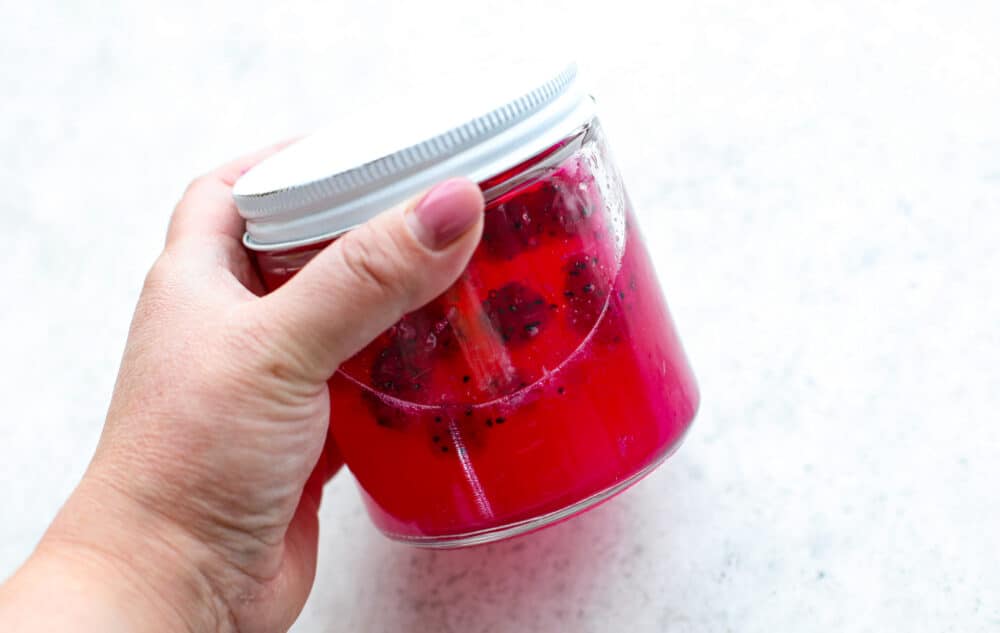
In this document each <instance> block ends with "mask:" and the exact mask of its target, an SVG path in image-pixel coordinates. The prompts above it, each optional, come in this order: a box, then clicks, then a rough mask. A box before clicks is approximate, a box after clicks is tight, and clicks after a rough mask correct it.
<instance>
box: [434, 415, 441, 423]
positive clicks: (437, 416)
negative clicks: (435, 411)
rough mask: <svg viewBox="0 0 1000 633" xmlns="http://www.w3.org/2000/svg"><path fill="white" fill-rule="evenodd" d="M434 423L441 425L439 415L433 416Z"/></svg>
mask: <svg viewBox="0 0 1000 633" xmlns="http://www.w3.org/2000/svg"><path fill="white" fill-rule="evenodd" d="M434 421H435V422H437V423H439V424H440V423H441V416H440V415H436V416H434Z"/></svg>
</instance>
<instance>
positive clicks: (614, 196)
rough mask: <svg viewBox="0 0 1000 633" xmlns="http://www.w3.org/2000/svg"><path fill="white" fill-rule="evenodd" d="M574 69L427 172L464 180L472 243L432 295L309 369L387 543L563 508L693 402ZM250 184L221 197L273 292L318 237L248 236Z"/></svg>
mask: <svg viewBox="0 0 1000 633" xmlns="http://www.w3.org/2000/svg"><path fill="white" fill-rule="evenodd" d="M575 84H576V79H575V69H574V68H573V67H570V68H569V69H567V70H564V71H563V72H562V73H560V74H559V75H557V76H556V78H555V79H552V80H550V81H549V82H547V83H546V84H543V86H542V88H537V89H535V91H534V92H530V91H529V92H528V93H524V96H527V97H529V99H527V100H528V101H532V100H534V101H541V104H540V105H536V106H534V110H532V111H531V112H528V113H520V114H519V113H516V112H515V113H514V116H513V119H514V121H513V123H511V124H510V125H509V126H508V127H505V128H502V130H501V132H496V133H494V134H493V135H492V136H489V137H488V139H494V140H495V139H496V136H497V135H500V136H502V134H503V133H504V132H505V131H508V130H510V129H511V128H516V127H517V126H518V125H523V124H524V123H526V122H529V123H530V120H531V118H532V117H537V116H539V113H540V112H542V113H544V111H545V109H546V108H550V109H551V108H554V107H556V105H554V104H559V102H560V100H562V101H563V102H564V103H562V104H561V105H559V106H558V107H562V108H563V116H550V117H549V120H547V121H542V122H538V121H535V122H534V123H533V125H534V128H533V133H532V134H529V135H528V136H530V137H532V138H531V140H530V141H528V142H524V141H523V140H521V141H516V142H514V143H513V145H514V146H516V147H513V149H512V146H511V145H508V146H507V147H506V149H504V150H502V151H500V152H498V153H497V154H496V156H498V157H499V160H494V159H493V158H492V157H491V158H490V160H487V161H482V160H480V163H482V164H483V166H482V167H475V166H472V167H470V165H469V164H464V165H462V164H459V165H457V166H454V167H453V168H451V169H449V170H448V171H449V173H444V174H442V173H435V174H434V176H433V177H434V178H435V179H440V178H441V177H444V176H451V175H472V176H473V177H475V179H476V180H477V181H478V182H479V183H480V187H481V189H482V191H483V194H484V196H485V198H486V203H487V204H486V212H485V226H484V231H483V237H482V241H481V242H480V244H479V246H478V248H477V249H476V251H475V254H474V255H473V257H472V260H471V262H470V263H469V265H468V268H467V269H466V270H465V272H464V273H463V274H462V276H461V277H460V278H459V280H458V281H457V282H456V283H455V284H454V285H453V286H452V287H451V288H450V289H448V291H446V292H445V293H444V294H443V295H441V296H440V297H438V298H437V299H435V300H434V301H432V302H431V303H430V304H428V305H426V306H424V307H423V308H421V309H419V310H417V311H415V312H413V313H411V314H408V315H406V316H405V317H403V319H402V320H400V321H399V322H398V323H396V324H395V325H394V326H393V327H392V328H390V329H389V330H388V331H386V332H384V333H383V334H381V335H380V336H379V337H378V338H377V339H376V340H375V341H373V342H372V343H371V344H370V345H369V346H368V347H366V348H365V349H364V350H362V351H361V352H360V353H359V354H358V355H356V356H355V357H353V358H351V359H350V360H348V361H347V362H345V363H344V364H343V365H342V366H341V367H340V369H339V371H338V372H337V373H336V374H334V376H333V377H332V378H331V379H330V381H329V387H330V398H331V410H332V411H334V412H335V414H334V415H333V416H331V421H330V434H331V438H332V440H333V441H335V442H336V444H337V446H338V448H339V449H340V452H341V454H342V455H343V457H344V461H345V463H346V465H347V466H348V468H349V469H350V470H351V472H352V473H353V475H354V477H355V478H356V479H357V481H358V483H359V484H360V487H361V490H362V493H363V497H364V500H365V502H366V504H367V507H368V509H369V513H370V515H371V517H372V519H373V520H374V522H375V524H376V525H377V526H378V527H379V529H380V530H381V531H382V532H384V533H385V534H386V535H388V536H389V537H391V538H393V539H396V540H400V541H406V542H410V543H414V544H418V545H423V546H430V547H454V546H462V545H469V544H475V543H482V542H488V541H492V540H496V539H500V538H504V537H507V536H513V535H516V534H520V533H523V532H527V531H530V530H533V529H536V528H539V527H542V526H545V525H548V524H551V523H554V522H556V521H559V520H561V519H563V518H566V517H569V516H571V515H573V514H575V513H577V512H581V511H583V510H585V509H587V508H589V507H592V506H594V505H595V504H597V503H599V502H601V501H603V500H605V499H607V498H608V497H610V496H612V495H614V494H616V493H618V492H620V491H622V490H624V489H625V488H627V487H628V486H629V485H631V484H633V483H635V482H636V481H637V480H638V479H640V478H641V477H642V476H644V475H645V474H647V473H649V472H650V471H651V470H653V469H654V468H655V467H656V466H657V465H658V464H660V463H661V462H662V461H663V460H664V459H665V458H666V457H667V456H669V455H670V453H671V452H672V451H673V450H674V449H675V448H676V447H677V446H678V444H679V442H680V441H681V438H682V437H683V435H684V432H685V431H686V429H687V428H688V426H689V424H690V423H691V421H692V419H693V417H694V415H695V411H696V409H697V406H698V391H697V387H696V385H695V381H694V378H693V376H692V373H691V370H690V368H689V366H688V363H687V361H686V359H685V356H684V352H683V351H682V349H681V345H680V342H679V341H678V338H677V334H676V332H675V329H674V326H673V324H672V323H671V319H670V315H669V314H668V312H667V307H666V304H665V303H664V299H663V296H662V293H661V291H660V287H659V284H658V282H657V278H656V274H655V272H654V270H653V266H652V263H651V262H650V259H649V256H648V254H647V251H646V248H645V246H644V244H643V239H642V236H641V234H640V232H639V228H638V226H637V224H636V222H635V218H634V216H633V213H632V210H631V208H630V204H629V201H628V198H627V196H626V194H625V192H624V190H623V188H622V184H621V180H620V178H619V176H618V173H617V171H616V169H615V167H614V164H613V163H612V162H611V159H610V157H609V155H608V149H607V145H606V143H605V140H604V136H603V134H602V131H601V127H600V124H599V123H598V121H597V119H596V118H595V116H594V114H593V108H592V101H591V100H590V99H589V98H587V97H582V96H580V95H579V93H578V89H577V88H576V86H575ZM539 92H542V93H544V94H542V95H541V96H539ZM524 96H522V100H524ZM511 103H517V102H511ZM567 104H568V105H567ZM509 106H510V103H508V104H506V105H505V107H508V108H509ZM550 115H551V113H550ZM486 116H489V115H486ZM481 142H483V141H481ZM462 151H468V150H462ZM462 151H450V152H445V154H446V160H447V159H448V158H454V157H456V156H458V157H459V158H461V155H462ZM473 151H475V145H473ZM459 162H462V161H459ZM485 163H489V166H486V165H485ZM368 164H369V165H370V164H371V163H368ZM437 164H440V163H439V162H438V163H437ZM286 167H287V166H286ZM259 169H262V170H268V169H270V168H269V167H268V166H267V161H265V163H263V164H262V166H261V167H260V168H259ZM286 171H287V170H286ZM402 171H404V172H407V173H410V177H412V168H410V169H409V170H402ZM253 172H254V170H251V172H250V174H253ZM405 178H406V176H405V175H404V176H400V177H397V178H395V179H394V180H393V181H392V183H389V184H388V186H390V187H392V186H397V185H398V184H399V182H400V180H401V179H405ZM241 182H242V181H241ZM251 184H253V183H251ZM307 184H308V183H307ZM298 186H302V185H298ZM270 187H271V189H273V184H272V185H270ZM267 188H268V187H263V189H267ZM403 188H405V187H403ZM257 189H261V187H259V186H258V187H257ZM257 189H254V188H253V187H250V186H246V185H244V186H241V185H240V184H238V185H237V187H236V189H235V194H236V199H237V203H238V204H239V206H240V208H241V210H242V211H243V212H244V216H245V217H247V219H248V233H247V238H246V243H247V246H248V247H249V248H250V249H251V250H253V251H254V253H255V254H256V257H257V261H258V264H259V267H260V271H261V273H262V276H263V279H264V282H265V285H266V287H267V288H268V289H274V288H277V287H278V286H280V285H281V284H282V283H284V282H285V281H287V280H288V279H289V278H290V277H292V276H293V275H294V274H295V272H296V271H297V270H299V269H300V268H301V267H302V266H304V265H306V263H307V262H308V261H309V259H310V258H311V257H312V256H314V255H315V254H316V253H317V252H319V251H320V250H321V249H322V248H324V246H326V245H327V244H328V243H330V241H332V240H333V239H336V235H332V236H331V235H329V234H323V235H318V236H308V235H305V234H304V233H305V232H309V231H311V232H314V233H316V232H319V231H317V227H318V226H319V225H318V224H317V225H313V226H312V227H310V228H309V229H308V231H303V232H302V237H299V238H298V239H294V238H293V239H289V237H290V236H288V235H285V236H282V237H281V238H279V239H278V240H272V241H271V242H269V243H263V242H261V241H259V240H258V239H257V237H258V234H260V233H265V234H266V233H267V231H266V230H265V231H257V232H256V233H255V231H254V228H259V227H255V225H254V222H255V221H256V222H257V223H258V224H260V223H263V224H267V223H268V222H272V221H273V218H274V216H275V214H273V213H266V212H265V213H261V212H260V211H259V205H260V197H261V195H262V194H261V193H260V192H259V191H257ZM378 189H379V190H384V187H381V188H378ZM285 190H286V191H287V190H288V188H287V187H285ZM367 190H368V191H371V190H372V187H370V186H369V187H368V188H367ZM417 190H419V189H417ZM266 193H267V192H265V194H266ZM410 193H412V192H411V191H405V192H404V191H400V192H397V195H396V197H397V198H399V199H403V198H405V197H406V195H408V194H410ZM265 197H266V196H265ZM303 197H304V198H308V196H303ZM345 197H346V198H347V199H348V201H349V202H350V201H355V200H356V199H357V195H355V196H353V197H352V196H351V195H347V196H345ZM381 202H384V201H381ZM334 203H336V201H334ZM330 204H333V203H329V202H328V203H324V204H321V205H316V204H314V203H313V208H314V209H315V208H318V207H325V206H329V205H330ZM340 204H343V203H342V202H341V203H340ZM254 205H258V206H254ZM288 206H289V205H287V204H286V205H285V208H286V209H287V208H288ZM292 206H294V205H292ZM383 206H385V205H382V204H380V206H379V208H382V207H383ZM331 208H333V207H331ZM285 213H286V214H287V211H285ZM279 215H280V214H279ZM290 215H291V216H293V217H295V220H293V221H301V218H303V217H307V218H308V217H315V215H316V212H315V211H314V212H311V213H305V214H302V213H299V214H295V213H292V214H290ZM334 215H335V214H334ZM358 219H359V218H357V217H353V218H351V219H350V220H347V221H343V220H342V221H341V224H345V223H347V222H351V223H354V224H355V225H356V223H357V220H358ZM281 221H282V222H285V223H286V224H287V222H288V220H287V217H286V219H284V220H281ZM279 223H280V222H279ZM334 224H335V223H334ZM326 226H328V227H329V226H332V224H330V223H327V224H326ZM264 228H265V229H272V230H273V229H275V226H273V225H272V226H269V227H264ZM344 228H347V227H343V228H338V229H336V230H337V232H342V231H343V230H344ZM286 229H287V227H282V226H278V227H277V230H278V231H281V230H286Z"/></svg>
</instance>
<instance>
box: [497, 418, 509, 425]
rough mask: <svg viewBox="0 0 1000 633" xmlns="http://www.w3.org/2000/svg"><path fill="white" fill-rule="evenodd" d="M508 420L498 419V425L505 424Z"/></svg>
mask: <svg viewBox="0 0 1000 633" xmlns="http://www.w3.org/2000/svg"><path fill="white" fill-rule="evenodd" d="M506 421H507V420H506V419H505V418H497V424H503V423H504V422H506Z"/></svg>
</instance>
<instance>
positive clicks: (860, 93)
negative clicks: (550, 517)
mask: <svg viewBox="0 0 1000 633" xmlns="http://www.w3.org/2000/svg"><path fill="white" fill-rule="evenodd" d="M206 4H209V3H185V2H171V3H163V4H160V5H155V4H153V3H140V2H112V1H107V2H99V3H98V2H66V3H62V4H60V5H55V4H53V3H29V2H13V1H12V0H0V7H2V11H0V94H2V98H0V192H2V197H0V234H2V236H3V248H2V249H0V283H2V284H3V289H4V292H3V295H2V298H0V333H2V357H0V358H2V360H0V395H2V402H3V409H4V414H3V416H2V422H0V433H2V435H0V438H2V440H0V516H2V520H0V576H3V575H6V574H8V573H10V572H11V571H13V570H14V569H15V568H16V566H17V565H18V564H19V563H20V562H21V561H22V560H23V559H24V558H25V557H26V556H27V555H28V553H29V552H30V550H31V548H32V547H33V545H34V544H35V542H36V541H37V539H38V538H39V536H40V535H41V533H42V531H43V529H44V528H45V526H46V524H47V522H48V521H49V520H50V519H51V517H52V516H53V514H54V513H55V512H56V510H57V508H58V507H59V505H60V503H61V502H62V500H63V499H64V498H65V497H66V495H67V494H68V493H69V492H70V491H71V489H72V488H73V486H74V483H75V482H76V481H77V479H78V477H79V476H80V474H81V473H82V471H83V469H84V467H85V465H86V463H87V460H88V457H89V455H90V453H91V451H92V449H93V447H94V445H95V443H96V440H97V437H98V433H99V430H100V426H101V422H102V417H103V414H104V410H105V407H106V405H107V402H108V399H109V395H110V391H111V387H112V384H113V380H114V376H115V372H116V369H117V363H118V358H119V355H120V353H121V349H122V346H123V343H124V337H125V333H126V328H127V325H128V321H129V318H130V314H131V310H132V306H133V304H134V302H135V299H136V296H137V293H138V290H139V288H140V285H141V281H142V278H143V275H144V273H145V269H146V268H147V266H148V265H149V264H150V263H151V261H152V260H153V258H154V257H155V255H156V252H157V250H158V248H159V247H160V245H161V240H162V234H163V231H164V228H165V225H166V221H167V217H168V214H169V212H170V209H171V207H172V206H173V203H174V202H175V200H176V199H177V197H178V195H179V194H180V192H181V191H182V189H183V187H184V185H185V184H186V182H187V181H188V180H189V179H190V178H191V177H192V176H194V175H196V174H197V173H199V172H201V171H204V170H207V169H209V168H210V167H212V166H214V165H215V164H216V163H219V162H223V161H225V160H227V159H229V158H230V157H232V156H234V155H236V154H240V153H242V152H244V151H247V150H250V149H253V148H255V147H257V146H260V145H263V144H265V143H267V142H270V141H272V140H274V139H277V138H282V137H285V136H288V135H290V134H294V133H297V132H301V131H308V130H309V129H312V128H314V127H316V126H317V125H319V124H321V123H322V122H324V121H326V120H328V119H330V118H332V117H336V116H338V115H339V114H341V113H343V112H346V111H349V110H351V109H355V108H356V107H357V105H358V104H359V103H364V102H365V101H366V100H368V99H370V98H372V97H373V95H376V94H379V93H380V92H379V91H380V85H382V84H394V83H399V84H412V83H414V82H419V77H420V76H421V73H426V72H428V71H433V70H434V69H437V68H441V67H442V65H448V66H451V67H459V68H466V69H469V71H470V72H489V70H488V69H489V68H490V67H491V65H496V64H503V63H505V60H507V59H509V58H511V57H518V56H525V55H531V54H535V51H534V49H535V48H536V47H539V46H540V47H541V48H542V49H548V50H550V51H551V50H554V51H562V52H565V53H568V54H575V56H576V57H577V58H578V59H579V60H580V61H581V62H582V64H583V67H584V70H585V71H586V72H587V73H588V83H589V85H590V87H591V89H592V92H594V93H595V94H596V95H597V96H598V98H599V102H600V103H599V105H600V108H601V112H602V118H603V120H604V122H605V127H606V128H607V131H608V134H609V137H610V140H611V143H612V146H613V149H614V151H615V154H616V156H617V160H618V163H619V165H620V167H621V169H622V171H623V173H624V175H625V177H626V182H627V185H628V187H629V190H630V192H631V195H632V197H633V199H634V201H635V203H636V206H637V208H638V211H639V213H640V219H641V221H642V224H643V226H644V228H645V231H646V234H647V236H648V242H649V246H650V248H651V250H652V251H654V253H655V257H656V260H657V266H658V269H659V272H660V275H661V278H662V282H663V285H664V287H665V289H666V292H667V295H668V297H669V299H670V301H671V305H672V308H673V311H674V313H675V316H676V319H677V322H678V325H679V327H680V329H681V333H682V335H683V338H684V340H685V342H686V345H687V349H688V352H689V354H690V357H691V359H692V361H693V363H694V366H695V369H696V372H697V374H698V376H699V378H700V382H701V386H702V390H703V398H704V403H703V406H702V409H701V413H700V415H699V418H698V420H697V422H696V425H695V427H694V429H693V431H692V433H691V434H690V436H689V438H688V440H687V442H686V444H685V445H684V447H683V448H682V449H681V451H680V452H679V453H678V454H677V455H676V456H675V457H673V458H672V459H671V460H670V461H669V462H668V463H667V464H666V465H665V466H664V467H663V468H661V469H660V470H658V471H657V472H656V473H655V474H654V475H653V476H651V477H649V478H648V479H647V480H645V481H643V482H642V483H641V484H640V485H639V486H637V487H636V488H634V489H633V490H631V491H630V492H628V493H627V494H625V495H624V496H622V497H620V498H619V499H617V500H615V501H614V502H612V503H609V504H606V505H605V506H603V507H601V508H599V509H597V510H596V511H594V512H592V513H590V514H588V515H586V516H584V517H581V518H579V519H576V520H573V521H570V522H569V523H566V524H563V525H561V526H559V527H556V528H554V529H551V530H547V531H544V532H542V533H539V534H537V535H535V536H531V537H528V538H524V539H519V540H515V541H512V542H507V543H502V544H497V545H493V546H488V547H484V548H478V549H472V550H467V551H459V552H451V553H433V552H426V551H419V550H415V549H410V548H407V547H404V546H399V545H394V544H391V543H389V542H387V541H386V540H384V539H383V538H381V537H380V536H379V535H377V534H376V532H375V531H374V529H373V528H372V527H371V526H370V524H369V522H368V520H367V518H366V516H365V515H364V513H363V509H362V507H361V505H360V502H359V500H358V497H357V495H356V492H355V490H354V487H353V482H352V481H351V480H350V477H349V476H346V475H345V476H342V477H339V478H338V479H337V480H336V481H335V482H334V483H333V484H332V486H331V490H330V491H329V494H328V496H327V497H326V498H325V503H324V506H323V510H322V545H321V552H320V566H319V571H318V578H317V581H316V588H315V591H314V593H313V596H312V598H311V600H310V601H309V603H308V605H307V606H306V609H305V612H304V613H303V616H302V618H301V620H300V622H299V624H297V625H296V627H295V629H294V630H295V631H296V632H297V633H320V632H323V633H326V632H331V633H332V632H336V631H376V632H377V631H418V632H423V631H428V632H429V631H462V632H466V631H468V632H480V631H483V632H485V631H490V632H500V631H556V630H573V631H612V630H616V631H617V630H624V631H637V632H647V631H672V632H687V631H698V632H704V631H748V632H757V631H760V632H765V631H766V632H771V631H789V630H834V629H836V630H843V631H894V630H907V631H962V632H963V633H969V632H975V631H988V630H991V631H996V630H998V629H1000V561H998V549H1000V548H998V544H997V535H998V534H1000V501H998V492H997V488H998V481H1000V465H998V460H997V458H998V454H1000V431H998V416H997V413H996V408H997V406H998V405H1000V388H998V379H1000V370H998V369H997V364H998V362H1000V360H998V359H1000V334H998V332H1000V328H998V325H1000V297H998V296H997V293H996V286H997V284H996V277H997V271H998V270H1000V252H998V249H997V238H998V237H1000V231H998V229H1000V220H998V215H997V214H998V212H1000V115H998V112H1000V27H998V24H1000V5H997V3H996V2H972V1H963V2H954V1H951V2H944V1H942V2H916V1H914V2H906V3H903V2H868V1H861V0H849V1H846V0H845V1H843V2H838V3H827V2H823V3H820V2H813V3H806V2H797V1H788V2H771V3H766V5H763V4H762V5H760V6H757V5H756V3H752V2H745V1H737V0H731V1H715V2H707V1H704V0H691V1H686V2H669V3H653V2H641V1H637V0H618V1H615V2H602V3H591V2H585V1H582V0H581V1H576V2H547V3H544V8H539V6H537V5H540V4H542V3H536V2H521V1H514V0H511V1H507V2H503V3H500V4H495V5H492V6H489V7H487V6H478V4H477V3H468V2H453V3H450V4H445V3H437V4H435V3H417V2H395V3H394V2H369V3H361V2H355V3H332V2H311V3H292V2H289V3H276V2H264V1H259V0H244V1H242V2H229V3H212V4H210V6H203V5H206ZM656 4H663V6H660V7H659V8H658V9H655V10H656V11H657V12H656V13H653V12H652V11H653V9H651V8H650V7H652V6H653V5H656ZM470 5H477V6H470ZM543 52H544V51H543ZM420 107H421V105H420V104H418V103H406V102H401V103H400V104H399V108H400V112H401V114H403V115H405V113H406V112H407V111H408V110H409V109H414V108H415V109H419V108H420Z"/></svg>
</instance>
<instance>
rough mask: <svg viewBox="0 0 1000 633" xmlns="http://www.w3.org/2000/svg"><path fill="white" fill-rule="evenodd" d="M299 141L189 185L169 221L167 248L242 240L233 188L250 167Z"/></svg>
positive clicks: (224, 167)
mask: <svg viewBox="0 0 1000 633" xmlns="http://www.w3.org/2000/svg"><path fill="white" fill-rule="evenodd" d="M299 138H300V137H295V138H290V139H286V140H284V141H281V142H279V143H275V144H273V145H269V146H267V147H265V148H262V149H259V150H257V151H256V152H253V153H251V154H247V155H246V156H242V157H240V158H237V159H236V160H233V161H230V162H228V163H226V164H225V165H221V166H220V167H217V168H215V169H213V170H212V171H210V172H208V173H207V174H205V175H203V176H199V177H198V178H195V179H194V180H193V181H191V184H190V185H188V188H187V190H186V191H185V192H184V195H183V197H182V198H181V200H180V202H178V203H177V207H176V208H175V209H174V213H173V216H172V217H171V218H170V226H169V228H168V229H167V245H170V244H171V243H173V242H176V241H177V240H180V239H182V238H184V237H188V236H202V237H215V238H219V239H222V240H224V241H227V242H228V241H231V240H236V241H237V242H239V240H240V238H241V237H242V236H243V219H242V218H241V217H240V215H239V212H238V211H237V209H236V204H235V203H234V202H233V197H232V189H233V184H234V183H235V182H236V181H237V180H238V179H239V177H240V176H242V175H243V174H244V173H246V171H247V170H249V169H250V168H251V167H253V166H254V165H256V164H257V163H259V162H260V161H262V160H264V159H265V158H267V157H268V156H271V155H272V154H274V153H276V152H278V151H280V150H282V149H284V148H285V147H288V146H289V145H291V144H292V143H294V142H295V141H297V140H299Z"/></svg>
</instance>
